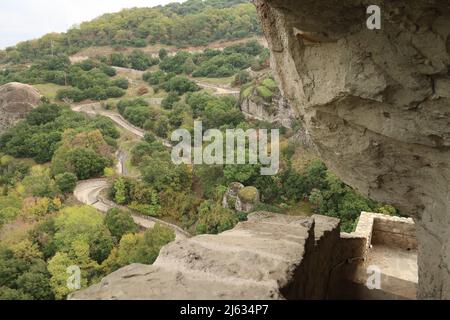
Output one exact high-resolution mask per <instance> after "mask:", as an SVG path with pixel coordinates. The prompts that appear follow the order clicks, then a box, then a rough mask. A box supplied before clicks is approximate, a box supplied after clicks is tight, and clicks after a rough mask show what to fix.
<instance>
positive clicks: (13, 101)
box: [0, 82, 41, 133]
mask: <svg viewBox="0 0 450 320" xmlns="http://www.w3.org/2000/svg"><path fill="white" fill-rule="evenodd" d="M40 99H41V95H40V94H39V91H37V90H36V89H35V88H33V87H32V86H30V85H27V84H22V83H18V82H11V83H7V84H5V85H3V86H0V133H2V132H3V131H5V130H6V129H8V128H9V127H11V126H13V125H14V124H15V123H16V122H17V121H19V120H20V119H22V118H24V117H25V116H26V114H27V113H28V112H30V111H31V110H32V109H33V108H35V107H36V106H37V105H38V104H39V103H40Z"/></svg>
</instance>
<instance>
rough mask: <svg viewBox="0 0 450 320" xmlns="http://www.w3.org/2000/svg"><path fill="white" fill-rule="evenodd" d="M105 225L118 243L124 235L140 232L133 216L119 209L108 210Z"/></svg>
mask: <svg viewBox="0 0 450 320" xmlns="http://www.w3.org/2000/svg"><path fill="white" fill-rule="evenodd" d="M105 224H106V226H107V227H108V229H109V231H110V232H111V234H112V235H113V236H114V237H115V238H116V240H118V241H120V239H121V238H122V236H123V235H124V234H127V233H135V232H137V231H138V226H137V225H136V223H135V222H134V221H133V218H132V217H131V214H130V213H129V212H125V211H123V210H119V209H117V208H113V209H110V210H108V212H107V213H106V217H105Z"/></svg>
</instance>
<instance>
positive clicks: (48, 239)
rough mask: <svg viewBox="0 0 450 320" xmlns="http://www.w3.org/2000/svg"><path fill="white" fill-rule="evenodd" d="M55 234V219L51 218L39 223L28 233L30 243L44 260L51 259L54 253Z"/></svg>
mask: <svg viewBox="0 0 450 320" xmlns="http://www.w3.org/2000/svg"><path fill="white" fill-rule="evenodd" d="M55 232H56V226H55V219H54V217H52V216H50V217H47V218H45V219H44V220H42V221H40V222H39V223H38V224H37V225H36V226H35V227H34V228H33V229H31V231H30V232H29V239H30V241H31V242H32V243H33V244H35V245H36V246H37V247H38V248H39V251H41V252H42V254H43V257H44V259H45V260H48V259H49V258H51V257H53V256H54V255H55V253H56V244H55V242H54V239H53V237H54V235H55Z"/></svg>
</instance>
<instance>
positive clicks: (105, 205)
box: [71, 102, 190, 240]
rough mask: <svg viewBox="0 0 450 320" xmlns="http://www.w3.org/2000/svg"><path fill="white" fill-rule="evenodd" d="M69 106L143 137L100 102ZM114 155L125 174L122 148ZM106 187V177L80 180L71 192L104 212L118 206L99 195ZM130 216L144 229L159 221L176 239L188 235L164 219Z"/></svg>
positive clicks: (118, 171)
mask: <svg viewBox="0 0 450 320" xmlns="http://www.w3.org/2000/svg"><path fill="white" fill-rule="evenodd" d="M71 108H72V110H73V111H76V112H83V113H86V114H91V115H102V116H105V117H108V118H110V119H111V120H113V121H114V122H115V123H116V124H117V125H119V126H121V127H122V128H124V129H125V130H127V131H129V132H131V133H132V134H134V135H135V136H137V137H139V138H142V137H144V134H145V131H144V130H142V129H140V128H138V127H135V126H133V125H132V124H130V123H129V122H128V121H126V120H125V119H124V118H123V117H122V116H121V115H119V114H117V113H115V112H112V111H107V110H103V109H102V108H101V105H100V103H98V102H96V103H87V104H79V105H72V106H71ZM161 142H162V143H163V144H164V145H165V146H166V147H172V145H171V144H170V143H169V142H168V141H167V140H164V139H161ZM116 157H117V160H118V161H117V165H116V171H117V173H118V174H119V175H126V174H127V172H126V166H125V161H126V154H125V152H123V151H122V150H120V149H119V150H118V151H117V152H116ZM108 187H109V183H108V180H107V179H90V180H84V181H80V182H78V183H77V186H76V187H75V190H74V192H73V194H74V196H75V198H76V199H77V200H78V201H80V202H82V203H84V204H87V205H90V206H93V207H94V208H96V209H97V210H99V211H100V212H103V213H105V212H107V211H108V210H109V209H111V208H116V207H119V206H118V205H117V204H115V203H114V202H112V201H108V200H106V199H104V198H103V197H102V196H101V193H102V191H103V190H105V189H106V188H108ZM131 216H132V218H133V220H134V222H135V223H136V224H138V225H140V226H141V227H143V228H145V229H149V228H153V227H154V226H155V224H156V223H161V224H163V225H166V226H168V227H169V228H171V229H172V230H174V232H175V239H176V240H180V239H185V238H188V237H190V234H189V233H188V232H186V231H184V230H183V229H181V228H180V227H178V226H176V225H174V224H171V223H168V222H165V221H162V220H159V219H156V218H153V217H147V216H142V215H138V214H132V215H131Z"/></svg>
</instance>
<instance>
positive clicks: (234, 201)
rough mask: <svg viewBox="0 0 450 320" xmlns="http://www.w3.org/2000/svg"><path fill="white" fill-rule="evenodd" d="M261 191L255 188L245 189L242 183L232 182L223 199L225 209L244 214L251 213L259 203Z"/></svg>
mask: <svg viewBox="0 0 450 320" xmlns="http://www.w3.org/2000/svg"><path fill="white" fill-rule="evenodd" d="M259 200H260V197H259V191H258V189H256V188H255V187H252V186H249V187H244V185H243V184H242V183H239V182H232V183H231V184H230V185H229V186H228V189H227V191H226V192H225V194H224V196H223V199H222V206H223V207H224V208H229V209H233V210H236V211H242V212H251V211H253V209H254V208H255V206H256V205H257V204H258V203H259Z"/></svg>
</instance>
